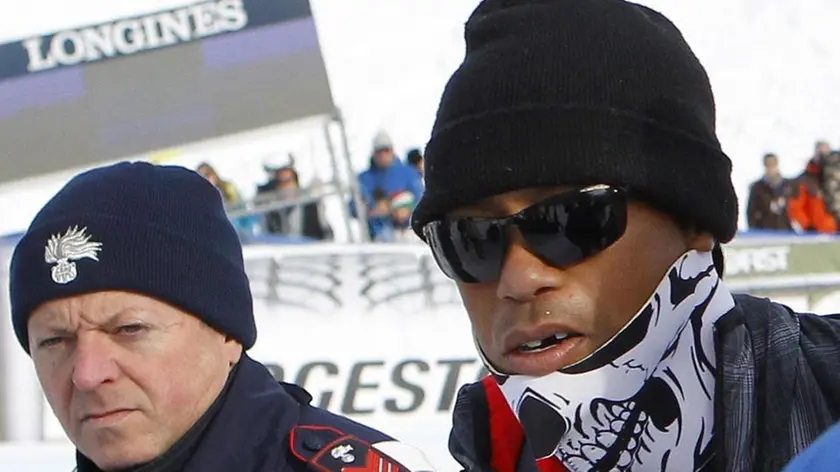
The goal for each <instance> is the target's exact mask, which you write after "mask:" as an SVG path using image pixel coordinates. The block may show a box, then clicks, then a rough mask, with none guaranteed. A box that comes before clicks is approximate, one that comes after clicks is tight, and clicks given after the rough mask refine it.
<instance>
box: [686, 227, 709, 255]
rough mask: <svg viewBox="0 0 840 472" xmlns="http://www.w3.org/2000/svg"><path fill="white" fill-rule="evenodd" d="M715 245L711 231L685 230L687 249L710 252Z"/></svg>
mask: <svg viewBox="0 0 840 472" xmlns="http://www.w3.org/2000/svg"><path fill="white" fill-rule="evenodd" d="M715 245H716V241H715V238H714V236H712V235H711V233H707V232H705V231H702V232H700V231H696V230H691V231H689V232H686V246H687V247H688V249H689V250H691V249H694V250H696V251H700V252H711V251H712V249H714V248H715Z"/></svg>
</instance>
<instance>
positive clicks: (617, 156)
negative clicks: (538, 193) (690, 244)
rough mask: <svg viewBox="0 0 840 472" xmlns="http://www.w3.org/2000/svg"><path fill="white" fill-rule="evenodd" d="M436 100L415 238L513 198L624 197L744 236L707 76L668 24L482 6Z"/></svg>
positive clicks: (610, 7) (641, 11) (577, 5)
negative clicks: (434, 224)
mask: <svg viewBox="0 0 840 472" xmlns="http://www.w3.org/2000/svg"><path fill="white" fill-rule="evenodd" d="M464 35H465V38H466V45H467V50H466V57H465V58H464V61H463V63H462V64H461V66H460V67H459V68H458V70H457V71H456V72H455V73H454V74H453V76H452V77H451V78H450V80H449V83H448V84H447V85H446V89H445V90H444V93H443V97H442V98H441V102H440V107H439V109H438V113H437V118H436V120H435V124H434V128H433V130H432V136H431V139H430V141H429V143H428V145H427V147H426V154H425V156H424V157H425V180H426V190H425V194H424V195H423V198H422V199H421V200H420V202H419V203H418V205H417V208H416V209H415V211H414V216H413V220H412V226H413V228H414V231H415V232H416V233H417V234H418V235H421V237H422V227H423V225H425V224H426V223H428V222H429V221H432V220H435V219H438V218H440V217H441V216H442V215H443V214H444V213H446V212H448V211H451V210H453V209H455V208H457V207H459V206H462V205H465V204H468V203H472V202H475V201H476V200H480V199H482V198H486V197H488V196H491V195H495V194H499V193H504V192H508V191H511V190H517V189H523V188H529V187H538V186H561V185H570V186H578V185H590V184H599V183H604V184H613V185H623V186H624V187H627V188H629V189H630V190H631V192H633V193H635V194H636V195H637V196H641V197H643V198H644V200H645V201H647V202H648V203H650V204H652V205H654V206H655V207H657V208H659V209H661V210H663V211H665V212H667V213H669V214H671V215H674V216H676V217H677V218H678V219H679V220H680V221H685V222H690V223H691V224H693V225H695V226H696V227H697V228H698V229H701V230H705V231H709V232H711V233H712V234H713V235H714V236H715V237H716V239H717V240H718V241H719V242H727V241H729V240H730V239H732V237H733V236H734V234H735V230H736V222H737V214H738V208H737V200H736V196H735V191H734V189H733V187H732V182H731V178H730V173H731V162H730V160H729V158H728V157H727V156H726V155H725V154H724V153H723V152H722V151H721V147H720V144H719V142H718V140H717V137H716V135H715V105H714V98H713V96H712V91H711V87H710V84H709V80H708V77H707V75H706V72H705V70H704V69H703V67H702V66H701V64H700V62H699V61H698V60H697V58H696V57H695V56H694V54H693V53H692V51H691V49H690V48H689V46H688V45H687V44H686V42H685V40H684V39H683V37H682V34H681V33H680V32H679V30H678V29H677V28H676V27H675V26H674V25H673V24H672V23H671V22H670V21H669V20H668V19H667V18H665V17H664V16H662V15H661V14H659V13H657V12H655V11H653V10H651V9H649V8H646V7H643V6H640V5H636V4H633V3H628V2H624V1H621V0H541V1H538V0H530V1H528V0H518V1H516V0H485V1H483V2H482V3H481V4H480V5H479V6H478V8H477V9H476V10H475V11H474V12H473V14H472V15H471V17H470V18H469V20H468V21H467V24H466V27H465V32H464Z"/></svg>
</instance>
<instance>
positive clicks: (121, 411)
mask: <svg viewBox="0 0 840 472" xmlns="http://www.w3.org/2000/svg"><path fill="white" fill-rule="evenodd" d="M132 411H134V410H133V409H131V408H117V409H113V410H107V411H98V412H92V413H87V414H85V415H84V416H82V423H84V422H88V421H100V420H107V419H115V418H117V417H122V416H125V415H126V414H128V413H131V412H132Z"/></svg>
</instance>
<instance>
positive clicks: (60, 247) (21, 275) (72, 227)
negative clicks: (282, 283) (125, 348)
mask: <svg viewBox="0 0 840 472" xmlns="http://www.w3.org/2000/svg"><path fill="white" fill-rule="evenodd" d="M10 278H11V282H10V296H11V305H12V324H13V326H14V330H15V334H16V335H17V337H18V340H19V341H20V343H21V345H22V346H23V348H24V349H25V350H26V351H27V352H29V341H28V334H27V324H28V323H27V322H28V318H29V315H30V314H31V313H32V311H33V310H35V309H36V308H37V307H38V306H39V305H41V304H42V303H44V302H47V301H50V300H55V299H59V298H64V297H69V296H74V295H80V294H84V293H91V292H97V291H104V290H123V291H128V292H135V293H140V294H143V295H147V296H150V297H153V298H156V299H159V300H161V301H164V302H167V303H170V304H172V305H174V306H176V307H178V308H181V309H182V310H184V311H186V312H188V313H190V314H192V315H194V316H196V317H198V318H199V319H201V320H203V321H204V322H205V323H207V324H208V325H210V326H212V327H213V328H215V329H216V330H218V331H219V332H221V333H224V334H226V335H228V336H230V337H232V338H234V339H236V340H237V341H239V342H240V343H241V344H242V345H243V346H244V347H245V348H246V349H248V348H250V347H251V346H253V344H254V342H255V341H256V336H257V330H256V326H255V323H254V314H253V306H252V303H253V301H252V298H251V289H250V285H249V283H248V278H247V276H246V275H245V266H244V263H243V258H242V246H241V245H240V242H239V238H238V236H237V234H236V231H235V230H234V228H233V226H232V225H231V223H230V221H229V220H228V218H227V215H226V214H225V210H224V205H223V203H222V198H221V195H220V193H219V191H218V190H216V188H215V187H214V186H213V185H212V184H210V183H209V182H207V181H206V180H205V179H204V178H203V177H201V176H200V175H198V174H197V173H195V172H193V171H191V170H188V169H185V168H183V167H175V166H155V165H151V164H147V163H129V162H123V163H119V164H116V165H112V166H107V167H101V168H98V169H93V170H90V171H87V172H84V173H82V174H79V175H77V176H76V177H74V178H73V179H72V180H70V182H68V183H67V184H66V185H65V186H64V188H62V189H61V190H60V191H59V192H58V193H57V194H56V195H55V196H54V197H53V198H52V199H51V200H50V201H49V202H47V204H46V205H45V206H44V208H42V209H41V211H40V212H39V213H38V214H37V215H36V216H35V219H34V221H33V222H32V224H31V225H30V227H29V229H28V230H27V231H26V234H25V235H24V236H23V238H22V239H21V240H20V242H19V243H18V244H17V246H16V247H15V251H14V254H13V256H12V264H11V269H10Z"/></svg>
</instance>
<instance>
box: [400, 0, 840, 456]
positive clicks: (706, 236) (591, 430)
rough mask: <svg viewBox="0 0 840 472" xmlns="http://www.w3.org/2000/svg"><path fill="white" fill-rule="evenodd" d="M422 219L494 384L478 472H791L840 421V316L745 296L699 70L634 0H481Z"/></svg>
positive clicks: (708, 96) (439, 137)
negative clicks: (737, 290)
mask: <svg viewBox="0 0 840 472" xmlns="http://www.w3.org/2000/svg"><path fill="white" fill-rule="evenodd" d="M464 37H465V40H466V54H465V56H464V59H463V62H462V63H461V65H460V66H459V67H458V69H457V70H456V71H455V72H454V73H453V75H452V77H451V78H450V79H449V81H448V83H447V85H446V87H445V89H444V91H443V94H442V96H441V99H440V105H439V107H438V111H437V116H436V119H435V123H434V126H433V128H432V132H431V137H430V140H429V142H428V143H427V146H426V147H425V156H424V161H425V163H424V165H425V173H424V174H425V183H426V190H425V193H424V194H423V197H422V199H421V200H420V201H419V202H418V204H417V206H416V209H415V211H414V214H413V216H412V226H413V228H414V230H415V231H416V233H417V234H418V235H419V236H420V237H422V238H424V240H425V241H426V242H427V243H428V244H429V246H430V249H431V251H432V253H433V255H434V257H435V260H436V261H437V263H438V265H439V266H440V269H441V270H442V272H443V273H444V274H445V275H447V276H448V277H450V278H451V279H453V280H454V281H455V282H456V283H457V285H458V291H459V293H460V295H461V298H462V299H463V302H464V307H465V309H466V312H467V314H468V316H469V319H470V322H471V324H472V331H473V335H474V338H475V339H474V341H475V346H476V347H477V353H478V355H479V356H480V358H481V359H482V361H483V363H484V365H485V366H486V367H487V368H488V370H489V371H490V372H491V373H492V375H491V376H488V377H487V378H485V379H483V380H482V381H480V382H476V383H474V384H470V385H467V386H465V387H464V388H462V389H461V391H460V393H459V395H458V400H457V402H456V405H455V409H454V414H453V421H452V433H451V436H450V441H449V446H450V450H451V451H452V454H453V455H454V456H455V458H456V459H457V460H458V461H459V462H460V463H461V464H462V465H463V468H464V469H465V470H466V471H470V472H472V471H475V472H478V471H486V470H493V471H495V472H525V471H529V472H536V471H538V470H539V471H541V472H547V471H552V472H564V471H569V472H583V471H598V472H601V471H604V472H606V471H618V472H648V471H656V472H659V471H687V472H697V471H703V472H711V471H721V472H742V471H743V472H746V471H762V472H763V471H767V472H769V471H778V470H781V469H782V468H783V467H784V465H785V463H786V462H787V461H789V460H790V459H791V458H792V457H793V456H794V455H796V454H797V453H798V452H799V451H801V450H802V449H804V448H805V447H806V446H807V445H808V444H809V443H810V442H812V441H813V440H814V439H815V438H816V437H817V436H819V434H820V433H821V432H822V431H824V430H825V429H827V428H828V427H829V426H830V425H831V424H832V423H833V422H834V421H836V420H837V419H840V374H838V369H837V367H836V366H837V361H838V359H840V320H838V319H836V317H835V318H832V317H820V316H816V315H812V314H799V313H794V312H793V311H792V310H791V309H790V308H788V307H785V306H783V305H780V304H778V303H774V302H771V301H769V300H766V299H759V298H754V297H750V296H748V295H740V294H739V295H735V294H733V293H731V292H730V291H729V290H728V289H727V287H726V284H725V282H724V280H723V279H722V277H723V275H724V267H723V254H722V250H721V244H725V243H727V242H729V241H730V240H731V239H732V238H733V237H734V236H735V233H736V220H737V209H738V205H737V201H736V197H735V191H734V189H733V187H732V180H731V176H730V173H731V162H730V160H729V158H728V157H727V156H726V154H725V153H724V152H723V150H722V148H721V145H720V143H719V142H718V139H717V136H716V130H715V103H714V97H713V94H712V88H711V85H710V83H709V78H708V77H707V75H706V71H705V70H704V68H703V66H702V65H701V64H700V61H699V60H698V59H697V57H695V55H694V53H693V52H692V50H691V48H690V47H689V45H688V44H687V43H686V41H685V39H684V38H683V36H682V34H681V33H680V31H679V30H678V29H677V27H676V26H675V25H674V24H673V23H672V22H671V21H670V20H668V19H667V18H666V17H665V16H663V15H662V14H661V13H659V12H656V11H654V10H651V9H650V8H647V7H645V6H642V5H638V4H635V3H631V2H627V1H623V0H483V1H482V2H481V3H480V4H479V5H478V7H477V8H476V9H475V10H474V12H473V13H472V15H471V16H470V18H469V19H468V20H467V22H466V24H465V27H464Z"/></svg>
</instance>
